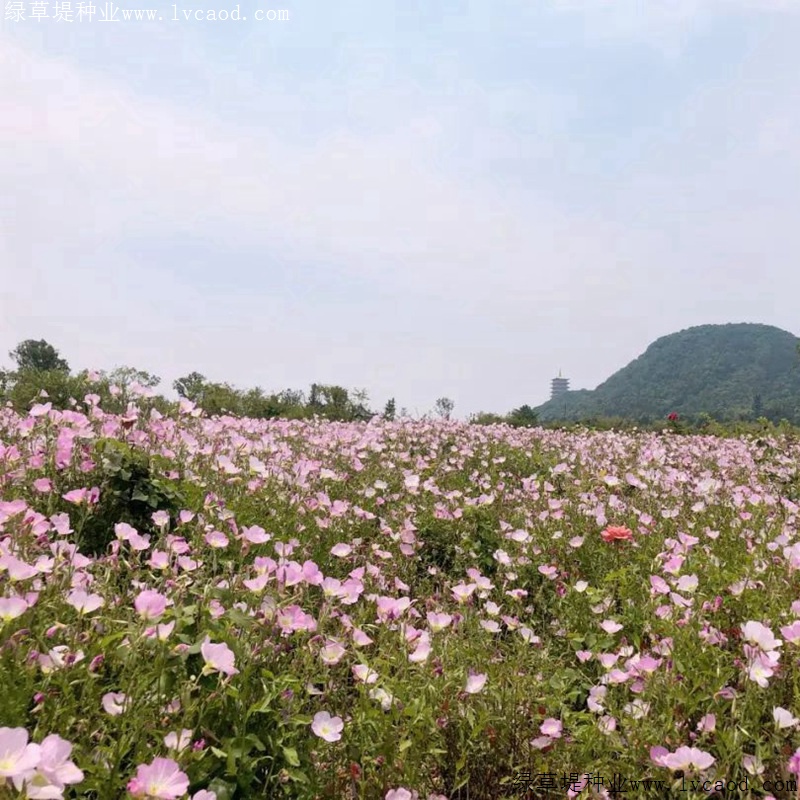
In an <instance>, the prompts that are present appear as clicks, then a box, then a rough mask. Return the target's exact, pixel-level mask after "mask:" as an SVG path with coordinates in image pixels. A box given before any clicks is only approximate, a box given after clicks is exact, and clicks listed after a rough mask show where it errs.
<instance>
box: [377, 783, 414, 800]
mask: <svg viewBox="0 0 800 800" xmlns="http://www.w3.org/2000/svg"><path fill="white" fill-rule="evenodd" d="M412 798H413V795H412V794H411V792H409V791H408V789H404V788H403V787H402V786H401V787H400V788H399V789H389V791H388V792H386V797H385V798H384V800H412Z"/></svg>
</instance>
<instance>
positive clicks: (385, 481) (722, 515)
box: [0, 398, 800, 800]
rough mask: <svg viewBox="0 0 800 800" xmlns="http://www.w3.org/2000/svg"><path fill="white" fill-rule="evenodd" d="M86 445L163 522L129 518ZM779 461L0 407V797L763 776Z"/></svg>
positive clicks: (415, 791) (787, 592)
mask: <svg viewBox="0 0 800 800" xmlns="http://www.w3.org/2000/svg"><path fill="white" fill-rule="evenodd" d="M81 407H83V408H85V410H83V411H82V410H78V409H79V408H81ZM109 443H111V445H109ZM112 445H113V447H115V448H117V451H118V452H120V453H132V454H136V455H137V457H141V458H142V459H144V462H146V464H147V468H148V470H149V471H150V474H151V477H152V479H153V480H154V481H155V482H156V483H157V485H158V486H159V487H161V488H160V489H159V491H162V494H159V495H157V496H158V497H174V498H176V500H175V503H174V504H173V505H172V506H171V507H155V506H150V507H149V508H148V511H147V514H146V515H145V516H142V514H141V513H140V512H141V505H142V504H146V503H147V502H148V501H149V496H146V495H144V494H142V490H141V489H140V488H137V489H135V490H134V491H132V492H130V493H129V494H128V495H124V492H122V491H121V490H120V489H119V482H120V481H125V480H133V477H131V476H132V474H133V472H134V470H132V469H128V468H126V467H125V466H124V465H123V466H119V462H114V464H112V467H113V476H114V481H116V483H114V482H112V481H111V480H110V479H109V477H108V476H109V474H110V473H109V472H108V470H109V469H110V468H109V467H108V464H107V463H106V461H107V460H108V459H107V455H106V454H107V453H108V448H109V447H110V446H112ZM104 459H106V460H105V461H104ZM137 463H139V462H137ZM798 463H800V449H799V448H798V447H797V445H796V444H793V443H792V442H789V441H785V440H781V441H778V440H758V441H755V440H745V439H741V440H716V439H712V438H710V437H677V436H672V435H669V434H665V435H656V434H624V435H623V434H618V433H614V432H607V433H602V434H600V433H587V432H573V433H567V432H563V431H546V430H526V429H512V428H508V427H505V426H496V427H478V426H468V425H462V424H459V423H450V422H438V423H433V422H430V421H420V422H411V421H399V422H394V423H387V422H382V421H378V420H375V421H373V422H371V423H358V424H339V423H326V422H319V421H312V422H308V421H304V422H292V421H286V420H281V421H271V422H265V421H255V420H248V419H233V418H213V419H209V418H207V417H206V416H205V415H204V414H203V413H202V412H200V410H199V409H196V408H194V407H193V406H192V405H191V403H188V402H186V401H183V402H182V403H181V405H180V408H179V409H177V410H176V413H175V414H174V416H162V415H161V414H159V413H158V412H156V411H155V410H151V409H149V408H148V406H147V404H146V398H145V399H143V400H142V402H141V403H140V404H139V405H132V406H131V407H130V409H129V410H128V412H126V414H124V415H111V414H106V413H105V412H104V411H103V410H102V409H101V408H100V407H99V405H98V404H97V403H96V402H95V401H94V400H92V399H91V398H87V399H86V402H85V404H84V405H83V406H81V405H77V404H76V407H75V409H73V410H70V411H63V412H62V411H57V410H54V409H52V408H50V407H49V406H48V405H47V404H41V405H37V406H35V407H34V408H33V409H31V412H30V413H29V414H28V415H26V416H19V415H17V414H15V413H13V412H12V411H10V410H7V409H5V410H2V411H0V696H1V697H2V698H3V703H2V704H0V725H3V726H5V727H0V787H2V788H0V793H2V791H6V790H9V791H11V790H12V789H13V791H14V792H16V793H19V795H20V796H24V797H29V798H61V797H69V796H74V792H76V791H80V792H87V793H91V796H94V797H97V798H98V800H106V798H108V800H112V798H118V797H121V796H124V795H125V794H126V793H127V795H128V796H131V797H142V798H164V799H165V800H166V799H169V800H177V798H194V800H212V798H215V797H217V796H218V795H222V794H224V795H225V796H231V797H233V796H236V797H248V796H281V794H280V793H281V792H283V791H284V789H285V788H286V787H287V786H288V787H291V796H297V797H309V798H312V797H313V798H340V797H345V796H378V794H380V796H382V797H385V798H386V800H411V799H412V798H424V799H427V798H434V800H435V799H436V798H440V797H445V796H450V794H451V793H452V792H453V791H454V790H455V787H457V786H469V787H470V796H474V797H476V798H479V797H489V796H492V794H491V792H492V791H496V790H497V789H496V787H497V786H499V785H502V783H503V781H506V782H507V781H508V780H510V779H511V778H512V777H513V775H514V773H515V771H516V770H519V769H520V768H522V767H527V768H529V765H531V764H533V765H535V767H536V769H537V770H538V771H540V772H541V773H550V772H553V773H555V772H558V773H561V772H563V771H564V769H565V768H567V767H569V769H570V770H571V771H573V772H576V773H579V774H580V775H584V774H585V773H588V772H595V773H602V772H603V771H604V770H605V771H606V772H607V774H611V772H612V771H620V770H621V769H623V768H624V767H625V766H626V765H627V767H628V769H629V772H630V773H632V774H642V772H643V771H649V772H650V773H651V774H653V775H655V776H660V777H663V778H664V779H666V780H672V779H673V776H674V775H675V774H678V773H680V774H683V775H687V774H698V775H701V776H703V777H704V778H709V779H716V778H718V777H720V776H723V777H724V778H725V779H728V778H730V779H734V778H736V776H740V775H741V776H744V775H749V776H770V777H771V778H772V779H777V778H781V779H788V778H790V777H791V776H792V775H793V774H796V773H797V772H798V771H800V767H798V764H800V750H798V745H799V744H800V740H798V738H797V737H798V736H799V735H800V723H799V722H798V718H797V717H798V716H800V708H798V706H797V705H796V700H795V698H794V694H793V687H794V686H795V685H797V681H798V679H800V669H799V665H798V655H799V654H798V648H799V647H800V592H799V591H798V589H800V584H798V572H799V571H800V536H798V517H799V516H800V508H799V507H798V503H799V502H800V473H799V472H798V466H797V465H798ZM137 468H138V467H137ZM126 475H127V476H128V477H126ZM154 485H155V484H154ZM164 487H167V488H168V489H169V490H170V491H169V492H167V491H166V490H164ZM137 492H138V494H137ZM115 493H116V494H115ZM123 495H124V496H125V498H126V499H125V502H126V503H128V505H127V506H124V505H120V502H121V501H120V500H119V498H120V496H123ZM111 499H113V501H114V503H116V505H110V503H111ZM136 503H139V506H136V505H135V504H136ZM156 505H157V504H156ZM145 507H146V508H147V506H146V505H145ZM108 508H112V509H115V511H114V513H115V514H117V516H116V517H114V518H109V519H108V520H107V523H106V522H104V520H106V517H104V516H103V515H104V514H106V513H108V512H107V509H108ZM120 509H122V510H120ZM129 509H133V510H134V511H136V513H137V514H138V516H136V515H135V514H133V511H131V513H130V515H129V516H125V515H126V514H127V513H128V510H129ZM137 509H138V510H137ZM123 517H124V518H123ZM98 520H99V521H103V522H102V524H98ZM103 525H106V528H107V529H104V528H103ZM89 530H93V531H95V532H96V531H97V530H100V533H101V534H103V535H106V534H107V537H108V541H107V546H105V545H104V548H102V549H101V552H99V553H98V552H93V551H92V549H91V548H89V547H87V546H86V543H87V531H89ZM94 535H97V534H96V533H95V534H94ZM778 637H780V638H778ZM740 729H741V730H747V731H748V732H749V733H748V736H747V737H742V736H740V735H739V733H737V731H738V730H740ZM795 751H796V752H795ZM793 752H794V753H795V755H793V756H791V755H790V754H791V753H793ZM586 790H587V791H596V788H592V787H590V786H587V787H586ZM70 792H73V795H70ZM359 792H361V794H359Z"/></svg>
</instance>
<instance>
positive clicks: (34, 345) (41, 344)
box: [8, 339, 69, 372]
mask: <svg viewBox="0 0 800 800" xmlns="http://www.w3.org/2000/svg"><path fill="white" fill-rule="evenodd" d="M8 355H9V357H10V358H11V360H12V361H14V363H15V364H16V365H17V369H18V370H20V371H21V372H27V371H29V370H33V371H35V372H53V371H57V372H69V364H67V362H66V361H65V360H64V359H63V358H61V356H60V355H59V354H58V350H56V349H55V347H53V345H51V344H50V343H49V342H46V341H45V340H44V339H39V340H35V339H26V340H25V341H24V342H20V343H19V344H18V345H17V346H16V347H15V348H14V349H13V350H12V351H11V352H10V353H9V354H8Z"/></svg>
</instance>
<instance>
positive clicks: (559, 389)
mask: <svg viewBox="0 0 800 800" xmlns="http://www.w3.org/2000/svg"><path fill="white" fill-rule="evenodd" d="M568 391H569V378H562V377H561V370H559V371H558V377H557V378H553V380H552V381H551V382H550V399H551V400H555V399H556V398H557V397H561V395H562V394H566V393H567V392H568Z"/></svg>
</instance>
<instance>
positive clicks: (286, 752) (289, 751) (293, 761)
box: [283, 747, 300, 767]
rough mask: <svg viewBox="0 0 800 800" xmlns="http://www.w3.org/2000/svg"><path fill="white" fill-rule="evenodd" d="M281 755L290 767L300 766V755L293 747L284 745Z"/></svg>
mask: <svg viewBox="0 0 800 800" xmlns="http://www.w3.org/2000/svg"><path fill="white" fill-rule="evenodd" d="M283 757H284V758H285V759H286V763H287V764H288V765H289V766H290V767H299V766H300V757H299V756H298V755H297V750H295V749H294V747H284V748H283Z"/></svg>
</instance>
